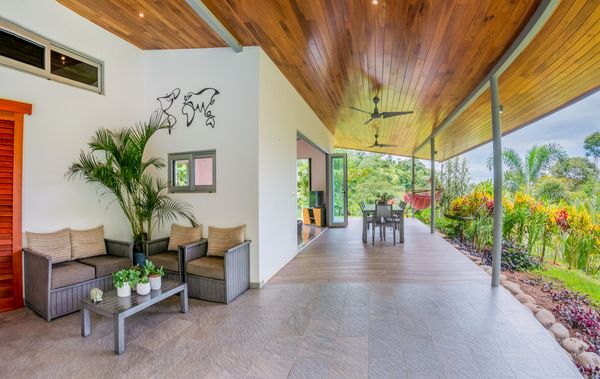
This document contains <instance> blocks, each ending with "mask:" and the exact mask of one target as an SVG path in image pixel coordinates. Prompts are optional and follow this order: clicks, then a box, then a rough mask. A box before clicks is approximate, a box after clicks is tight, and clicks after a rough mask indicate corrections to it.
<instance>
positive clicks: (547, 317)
mask: <svg viewBox="0 0 600 379" xmlns="http://www.w3.org/2000/svg"><path fill="white" fill-rule="evenodd" d="M535 318H537V319H538V321H539V322H541V323H542V325H544V326H545V327H549V326H550V325H552V324H554V323H555V322H556V318H555V317H554V315H553V314H552V312H550V311H549V310H547V309H543V308H542V309H540V310H539V311H537V312H536V314H535Z"/></svg>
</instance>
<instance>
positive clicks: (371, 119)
mask: <svg viewBox="0 0 600 379" xmlns="http://www.w3.org/2000/svg"><path fill="white" fill-rule="evenodd" d="M371 121H373V117H371V118H370V119H368V120H367V121H365V123H364V125H367V124H368V123H369V122H371Z"/></svg>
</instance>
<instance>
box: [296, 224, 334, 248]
mask: <svg viewBox="0 0 600 379" xmlns="http://www.w3.org/2000/svg"><path fill="white" fill-rule="evenodd" d="M325 230H327V228H326V227H320V226H314V225H302V229H301V230H298V250H302V249H303V248H305V247H306V246H307V245H308V244H309V243H310V242H312V241H313V240H314V239H315V238H317V237H318V236H319V235H321V233H323V232H324V231H325Z"/></svg>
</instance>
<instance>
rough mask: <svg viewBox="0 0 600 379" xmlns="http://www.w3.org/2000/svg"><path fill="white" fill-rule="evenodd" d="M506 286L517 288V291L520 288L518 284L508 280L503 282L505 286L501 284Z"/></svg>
mask: <svg viewBox="0 0 600 379" xmlns="http://www.w3.org/2000/svg"><path fill="white" fill-rule="evenodd" d="M506 284H510V285H511V286H515V287H517V288H519V289H520V288H521V285H520V284H518V283H515V282H511V281H508V280H507V281H506V282H505V284H503V285H504V286H505V287H506Z"/></svg>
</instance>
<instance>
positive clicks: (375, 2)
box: [371, 0, 379, 5]
mask: <svg viewBox="0 0 600 379" xmlns="http://www.w3.org/2000/svg"><path fill="white" fill-rule="evenodd" d="M371 4H373V5H377V4H379V1H378V0H371Z"/></svg>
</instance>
